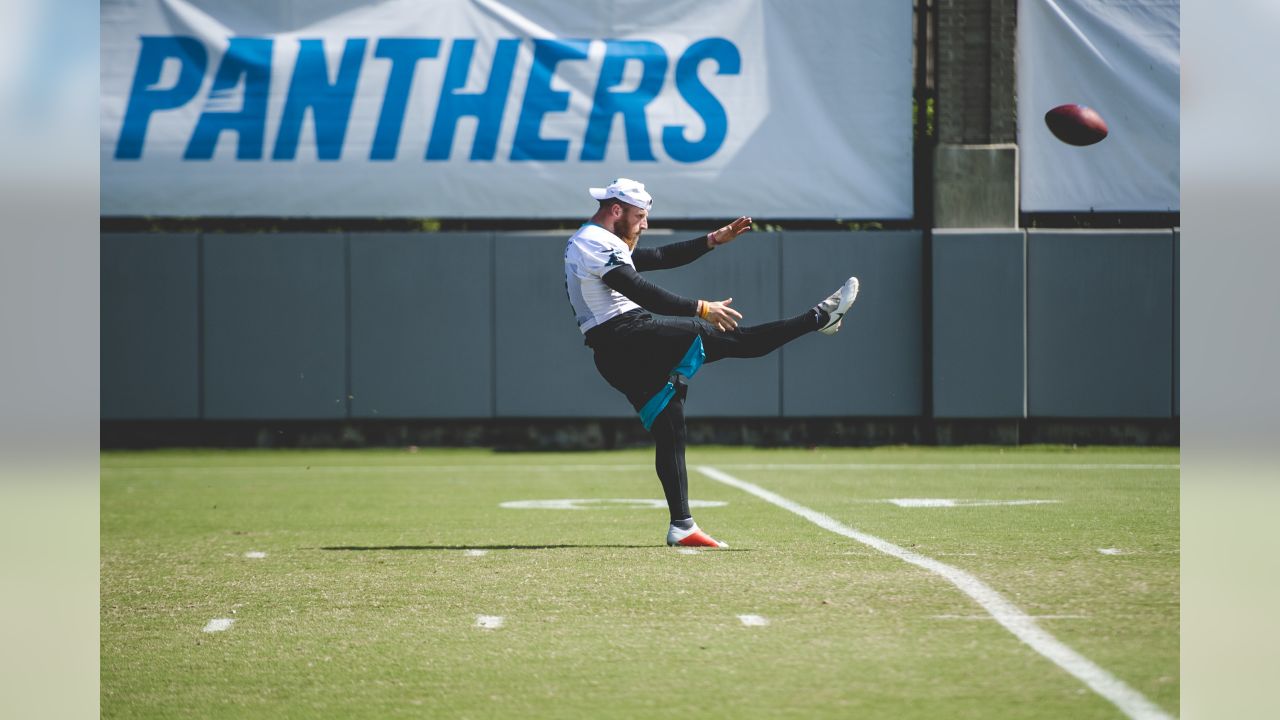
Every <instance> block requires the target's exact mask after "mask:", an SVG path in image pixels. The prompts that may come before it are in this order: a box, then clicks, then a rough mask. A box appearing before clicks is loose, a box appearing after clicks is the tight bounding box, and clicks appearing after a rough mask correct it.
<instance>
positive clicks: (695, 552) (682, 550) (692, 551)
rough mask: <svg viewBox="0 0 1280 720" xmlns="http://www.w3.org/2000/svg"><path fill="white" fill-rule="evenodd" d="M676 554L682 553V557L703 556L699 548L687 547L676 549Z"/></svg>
mask: <svg viewBox="0 0 1280 720" xmlns="http://www.w3.org/2000/svg"><path fill="white" fill-rule="evenodd" d="M676 552H678V553H680V554H681V555H701V554H702V553H700V552H699V551H698V548H687V547H682V548H676Z"/></svg>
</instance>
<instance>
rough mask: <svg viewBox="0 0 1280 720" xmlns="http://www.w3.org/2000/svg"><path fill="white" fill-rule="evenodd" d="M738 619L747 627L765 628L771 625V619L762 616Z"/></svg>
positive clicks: (744, 616) (742, 616) (743, 616)
mask: <svg viewBox="0 0 1280 720" xmlns="http://www.w3.org/2000/svg"><path fill="white" fill-rule="evenodd" d="M738 619H739V620H741V621H742V624H743V625H745V626H746V627H764V626H765V625H768V624H769V618H766V617H763V616H760V615H739V616H738Z"/></svg>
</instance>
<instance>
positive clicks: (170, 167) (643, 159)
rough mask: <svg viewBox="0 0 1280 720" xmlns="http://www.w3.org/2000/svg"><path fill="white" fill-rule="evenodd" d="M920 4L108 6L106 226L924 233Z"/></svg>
mask: <svg viewBox="0 0 1280 720" xmlns="http://www.w3.org/2000/svg"><path fill="white" fill-rule="evenodd" d="M911 15H912V13H911V3H909V2H896V1H895V2H885V1H884V0H804V1H803V2H796V1H795V0H725V1H723V2H705V1H704V0H644V1H640V0H613V1H612V2H602V1H601V0H521V1H519V2H500V1H499V0H385V1H383V2H356V1H354V0H326V1H325V2H285V1H283V0H103V3H102V117H101V121H102V122H101V126H102V143H101V152H102V213H103V215H109V216H122V215H157V216H300V217H306V216H311V217H319V216H329V217H334V216H365V217H369V216H373V217H512V218H520V217H580V216H585V215H587V214H589V213H590V212H591V211H592V209H593V202H592V201H591V199H590V197H589V196H588V195H587V191H586V189H587V187H589V186H600V185H603V184H605V183H607V182H609V181H610V180H612V179H614V178H616V177H620V176H625V177H632V178H636V179H638V180H640V181H642V182H644V183H646V185H647V186H648V189H649V190H650V192H652V193H653V195H654V207H653V215H654V216H655V218H656V217H731V216H735V215H739V214H752V215H755V216H758V217H773V218H908V217H910V216H911V214H912V182H911V178H912V157H911V154H912V146H911V130H912V128H911V80H912V78H911V64H912V46H911V42H912V39H911V30H912V18H911Z"/></svg>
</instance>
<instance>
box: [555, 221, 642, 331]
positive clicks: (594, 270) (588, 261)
mask: <svg viewBox="0 0 1280 720" xmlns="http://www.w3.org/2000/svg"><path fill="white" fill-rule="evenodd" d="M619 265H630V266H631V267H632V269H634V268H635V263H633V262H631V249H630V248H628V247H627V244H626V243H624V242H622V240H621V239H620V238H619V237H618V236H617V235H614V234H613V233H611V232H609V231H608V230H605V229H604V228H602V227H600V226H599V225H596V224H595V223H587V224H586V225H583V226H582V227H581V228H579V229H578V232H576V233H574V234H573V237H571V238H569V243H568V244H567V245H565V248H564V287H565V291H566V292H568V293H569V304H570V305H573V314H574V315H576V316H577V319H578V329H579V330H581V331H582V332H583V333H584V334H585V333H586V332H587V331H588V330H590V329H591V328H593V327H595V326H597V325H599V324H600V323H602V322H604V321H606V320H609V319H610V318H615V317H617V316H619V315H621V314H622V313H624V312H627V311H629V310H635V309H636V308H638V307H640V306H639V305H637V304H635V303H633V302H631V301H630V300H628V299H627V296H625V295H623V294H622V293H620V292H618V291H617V290H614V289H613V288H611V287H609V286H608V285H605V284H604V280H603V279H602V278H603V277H604V275H605V273H607V272H609V271H610V270H613V269H614V268H615V267H618V266H619Z"/></svg>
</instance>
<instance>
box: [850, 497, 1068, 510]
mask: <svg viewBox="0 0 1280 720" xmlns="http://www.w3.org/2000/svg"><path fill="white" fill-rule="evenodd" d="M872 502H877V501H872ZM878 502H887V503H893V504H894V505H897V506H898V507H903V508H922V507H929V508H933V507H986V506H989V505H1046V504H1049V503H1056V502H1062V501H1061V500H956V499H953V498H892V499H889V500H881V501H878Z"/></svg>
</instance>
